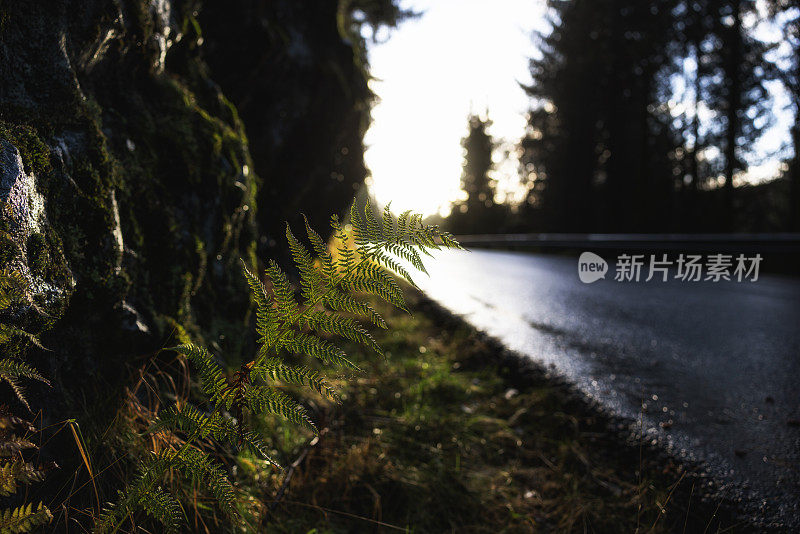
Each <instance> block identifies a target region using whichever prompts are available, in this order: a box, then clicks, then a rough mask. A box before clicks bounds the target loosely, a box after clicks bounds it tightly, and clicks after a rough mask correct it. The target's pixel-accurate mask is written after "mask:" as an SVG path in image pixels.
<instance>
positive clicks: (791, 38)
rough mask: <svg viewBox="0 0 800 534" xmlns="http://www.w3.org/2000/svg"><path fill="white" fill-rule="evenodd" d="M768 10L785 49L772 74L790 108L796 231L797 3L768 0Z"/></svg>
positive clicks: (797, 225)
mask: <svg viewBox="0 0 800 534" xmlns="http://www.w3.org/2000/svg"><path fill="white" fill-rule="evenodd" d="M770 10H771V12H772V13H771V14H772V15H773V17H774V18H775V22H777V23H779V24H780V27H781V29H782V37H783V42H784V44H785V47H786V48H787V50H786V51H785V52H786V53H784V54H781V55H780V59H778V60H776V61H774V64H773V67H774V70H775V74H776V76H777V78H778V79H780V81H781V83H782V84H783V86H784V87H785V88H786V90H787V92H788V93H789V96H790V98H791V102H792V108H794V109H793V111H794V124H793V125H792V128H791V138H792V148H793V151H794V154H793V157H792V159H791V161H789V168H788V169H787V173H786V174H787V177H788V178H789V182H790V198H789V201H790V214H791V215H790V219H791V220H790V227H791V229H792V230H793V231H800V6H798V5H797V1H796V0H770Z"/></svg>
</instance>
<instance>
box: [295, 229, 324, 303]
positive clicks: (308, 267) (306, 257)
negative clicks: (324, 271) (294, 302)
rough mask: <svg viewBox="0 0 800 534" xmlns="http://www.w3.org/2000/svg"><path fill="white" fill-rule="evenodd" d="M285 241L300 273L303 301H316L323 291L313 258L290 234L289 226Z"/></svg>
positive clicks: (320, 277)
mask: <svg viewBox="0 0 800 534" xmlns="http://www.w3.org/2000/svg"><path fill="white" fill-rule="evenodd" d="M286 241H287V242H288V243H289V250H290V251H291V253H292V259H293V260H294V263H295V265H296V266H297V269H298V271H300V285H301V286H302V287H303V292H302V294H303V299H304V300H305V301H306V302H311V301H313V300H314V299H316V298H317V297H318V296H319V295H320V294H321V291H323V289H324V281H323V279H322V276H321V275H320V272H319V271H318V270H317V268H316V266H315V265H314V257H313V256H311V253H310V252H308V250H307V249H306V247H305V246H303V244H302V243H300V241H298V240H297V238H296V237H295V236H294V234H292V229H291V228H290V227H289V224H288V223H287V224H286Z"/></svg>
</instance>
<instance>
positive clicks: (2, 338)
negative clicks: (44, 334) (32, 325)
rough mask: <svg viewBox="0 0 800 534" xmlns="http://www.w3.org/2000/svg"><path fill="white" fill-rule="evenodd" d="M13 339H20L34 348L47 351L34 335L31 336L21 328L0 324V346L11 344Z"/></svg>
mask: <svg viewBox="0 0 800 534" xmlns="http://www.w3.org/2000/svg"><path fill="white" fill-rule="evenodd" d="M14 338H21V339H24V340H25V341H27V342H29V343H31V344H33V345H35V346H36V347H38V348H40V349H42V350H47V349H46V348H44V347H43V346H42V344H41V343H40V342H39V338H37V337H36V336H35V335H33V334H31V333H30V332H26V331H25V330H22V329H21V328H17V327H15V326H11V325H10V324H0V345H4V344H6V343H11V342H12V341H13V340H14Z"/></svg>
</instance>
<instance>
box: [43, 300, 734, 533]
mask: <svg viewBox="0 0 800 534" xmlns="http://www.w3.org/2000/svg"><path fill="white" fill-rule="evenodd" d="M408 293H409V307H410V309H411V310H412V311H413V312H414V315H413V316H410V315H406V314H404V313H402V312H399V311H395V310H392V309H390V308H389V307H388V306H385V305H381V304H379V303H377V302H375V303H374V305H375V306H376V307H377V308H378V311H379V312H380V313H381V314H382V315H384V317H386V319H387V322H388V323H389V330H387V331H378V332H375V334H376V339H377V341H378V343H379V344H380V345H381V346H382V347H383V349H384V351H385V353H386V357H385V358H381V357H379V356H376V355H368V354H366V353H365V352H364V351H363V350H361V349H358V348H357V347H355V346H350V347H346V350H347V352H348V354H350V355H351V357H353V359H354V360H355V361H356V363H357V364H358V365H359V366H360V367H361V368H362V369H363V373H358V374H352V375H348V376H340V377H338V378H337V379H336V380H335V381H334V384H335V385H336V387H337V388H338V389H339V390H340V391H341V393H342V403H341V404H338V405H334V404H331V403H328V402H326V401H323V400H322V399H321V398H316V399H315V398H309V397H308V393H307V390H306V391H303V392H298V393H299V394H300V395H302V397H301V398H303V399H304V403H305V404H306V405H307V407H308V408H309V410H310V412H311V413H312V417H313V419H314V420H315V422H316V423H317V426H318V427H319V429H320V435H319V437H317V438H315V437H314V436H313V435H311V434H310V432H306V431H304V430H300V429H298V428H297V427H296V426H294V425H291V424H288V423H285V422H283V421H282V420H280V419H277V418H264V419H260V420H257V421H253V424H254V425H255V426H256V427H257V428H258V429H259V430H260V431H261V432H262V433H263V434H264V436H265V438H266V442H267V443H269V444H271V446H272V450H271V451H269V452H270V455H271V456H273V457H274V458H276V459H277V460H278V461H280V463H281V464H282V465H283V466H284V467H285V468H286V470H285V471H284V472H279V471H277V470H276V469H274V468H273V467H270V466H269V465H267V464H266V462H264V461H263V460H257V459H256V458H254V457H253V456H251V455H249V454H248V453H239V454H232V451H228V450H225V449H222V448H218V447H214V446H213V445H212V444H208V445H205V447H207V450H208V451H209V452H213V453H214V454H215V455H216V457H217V459H218V460H219V461H222V462H223V463H224V464H225V465H226V466H227V469H228V471H229V473H230V474H231V475H232V479H233V481H234V482H235V486H236V489H237V492H238V496H239V501H240V511H241V512H242V516H243V517H244V518H245V525H244V526H243V527H232V526H231V525H230V523H229V522H228V521H227V519H225V518H224V517H222V516H221V515H220V514H219V512H218V511H217V509H216V506H215V505H214V503H213V501H212V500H211V499H210V497H209V496H208V495H207V494H206V492H205V491H203V489H202V488H201V486H200V485H199V484H197V483H195V482H193V481H191V480H183V479H181V478H180V477H177V478H172V477H171V476H170V477H168V478H169V480H167V481H166V483H167V485H168V486H170V487H172V488H173V490H175V491H177V494H178V495H179V496H180V500H181V502H182V505H183V509H184V512H185V515H186V517H187V520H188V525H189V529H190V531H192V532H201V533H218V532H268V533H287V534H288V533H292V534H294V533H314V534H323V533H346V532H359V533H360V532H395V531H402V532H411V533H425V532H459V533H461V532H467V533H472V532H474V533H481V532H491V533H502V532H558V533H562V532H608V533H615V534H616V533H645V532H656V533H661V532H688V533H695V532H697V533H705V532H708V533H713V532H730V531H736V532H738V531H739V530H736V529H731V528H728V527H729V526H730V525H731V521H730V520H729V518H728V517H727V516H726V515H725V514H723V513H722V512H724V510H726V507H725V506H723V507H719V509H718V505H719V503H717V502H713V501H705V500H702V499H701V498H700V497H699V495H700V493H701V492H700V487H701V484H700V483H699V482H698V481H697V479H696V478H694V475H693V474H692V473H689V472H685V471H684V469H683V467H682V466H681V465H678V464H675V463H673V462H672V461H670V460H669V459H668V458H666V457H665V456H664V455H662V454H660V453H658V451H656V450H654V449H651V448H649V447H646V446H642V445H640V444H639V443H637V442H636V441H635V440H633V441H628V442H626V440H625V439H624V438H621V437H619V436H616V435H614V433H613V432H610V431H609V424H610V423H611V421H610V420H609V419H608V417H607V416H605V415H603V414H602V413H601V412H599V411H598V410H596V409H594V408H593V407H591V406H590V405H588V404H587V403H586V402H585V401H584V400H582V399H581V398H580V397H579V396H577V395H575V394H574V393H573V392H572V391H571V390H570V389H569V388H568V387H566V386H565V385H563V384H561V383H559V382H558V381H555V380H553V379H551V378H549V377H548V376H547V375H546V374H545V373H544V371H543V370H542V369H540V368H538V367H537V366H535V365H533V364H529V363H526V362H525V361H524V360H522V359H520V358H518V357H516V356H514V355H513V354H509V353H507V352H506V351H505V350H504V349H503V348H502V347H501V346H500V345H499V344H497V343H496V342H493V341H492V340H491V339H488V338H486V337H485V336H483V335H481V334H480V333H477V332H476V331H474V330H473V329H472V328H470V327H469V326H468V325H466V324H465V323H464V322H463V321H461V320H459V319H457V318H453V317H452V316H450V315H449V314H447V313H445V312H443V311H442V310H441V309H440V308H439V307H438V306H436V305H435V304H433V303H432V302H430V301H429V300H427V299H426V298H425V297H424V296H422V295H420V294H419V293H416V292H413V291H409V292H408ZM328 374H331V373H328ZM133 376H134V378H135V379H134V381H133V383H132V384H131V385H130V387H129V388H127V389H126V395H125V396H124V397H125V398H124V399H123V401H124V402H123V403H122V408H121V409H120V410H119V412H117V415H116V417H115V418H114V421H113V422H112V424H111V425H110V426H107V425H105V424H103V425H101V427H98V428H93V427H92V425H91V421H86V425H84V427H85V428H84V432H88V433H87V436H90V439H89V445H90V447H89V453H88V456H89V457H90V458H91V465H93V466H94V469H95V470H96V471H97V472H98V474H99V476H98V479H97V480H98V484H97V486H95V484H94V479H91V483H90V479H89V478H88V476H87V475H86V472H85V470H83V469H82V468H81V465H84V467H87V466H88V465H89V462H88V461H83V462H80V461H79V462H78V465H76V466H74V467H75V469H73V468H72V466H68V467H66V468H65V469H64V471H65V473H64V474H65V475H69V473H71V472H73V471H75V476H74V478H73V480H72V481H71V482H70V480H64V481H62V482H63V488H62V490H63V491H64V492H67V493H68V495H67V497H66V500H65V504H64V505H63V506H56V503H57V501H58V499H56V501H54V508H53V509H54V511H56V510H58V511H56V512H55V513H54V515H55V516H56V522H57V523H58V524H65V523H68V522H69V520H70V519H69V518H70V517H80V518H83V520H82V521H81V522H86V523H87V524H90V523H91V521H90V520H89V519H90V517H92V516H95V515H96V513H97V510H98V509H99V505H98V504H97V502H98V499H101V500H103V501H105V500H107V499H108V498H110V496H113V494H114V490H115V488H118V487H121V486H122V485H123V484H124V482H125V481H128V480H130V478H131V476H132V474H133V467H134V465H133V462H132V460H133V459H134V458H137V457H142V455H145V454H147V451H148V450H157V449H159V448H160V447H163V446H164V443H162V442H161V441H162V440H164V439H177V437H176V436H171V435H163V436H162V435H152V434H148V433H146V429H147V428H148V427H149V426H150V423H151V422H152V420H153V418H154V417H155V415H156V413H157V411H158V409H159V408H160V407H163V406H164V405H165V404H164V403H167V404H171V403H172V402H174V401H175V400H179V399H186V398H189V397H191V396H192V395H191V394H190V389H191V388H193V387H195V385H192V384H193V382H192V380H191V379H190V374H189V372H188V368H187V367H186V365H185V364H182V363H181V361H180V360H179V359H176V358H166V359H154V358H148V359H147V361H146V362H145V363H144V367H143V368H142V369H140V370H139V371H136V372H134V373H133ZM87 410H88V407H87ZM99 419H102V418H98V420H99ZM77 441H79V440H77V439H76V442H77ZM81 443H82V440H81ZM92 445H93V446H92ZM84 456H87V455H84ZM69 478H72V477H69ZM696 482H697V484H696V485H697V488H695V483H696ZM98 486H99V493H100V496H99V497H98V495H97V493H98ZM59 495H60V496H63V493H62V492H59ZM137 523H138V524H139V526H145V527H146V531H154V532H157V531H159V530H158V526H157V525H150V524H149V523H148V521H147V519H146V518H145V517H139V518H138V519H137ZM153 528H155V530H153ZM737 528H739V529H742V528H743V527H741V526H740V527H737ZM744 529H745V530H746V527H744ZM129 531H130V529H128V528H126V529H123V530H121V531H120V532H129Z"/></svg>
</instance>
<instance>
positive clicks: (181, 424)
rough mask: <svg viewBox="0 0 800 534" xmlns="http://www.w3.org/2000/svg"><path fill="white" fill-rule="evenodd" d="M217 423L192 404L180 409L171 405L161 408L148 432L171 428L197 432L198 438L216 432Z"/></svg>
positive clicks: (188, 432) (192, 432)
mask: <svg viewBox="0 0 800 534" xmlns="http://www.w3.org/2000/svg"><path fill="white" fill-rule="evenodd" d="M215 424H216V423H215V422H213V421H212V420H211V419H209V417H208V416H206V415H205V414H203V413H201V412H200V410H198V409H197V408H195V407H194V406H192V405H191V404H184V405H183V406H182V407H181V408H180V409H179V408H178V407H177V406H171V407H169V408H167V409H165V410H161V412H159V414H158V417H157V418H156V420H155V421H153V423H152V424H151V425H150V428H149V429H148V432H150V433H157V432H160V431H162V430H167V429H169V430H177V431H179V432H185V433H187V434H196V435H197V438H198V439H205V438H207V437H208V436H209V435H210V434H212V433H213V432H214V430H215Z"/></svg>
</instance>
